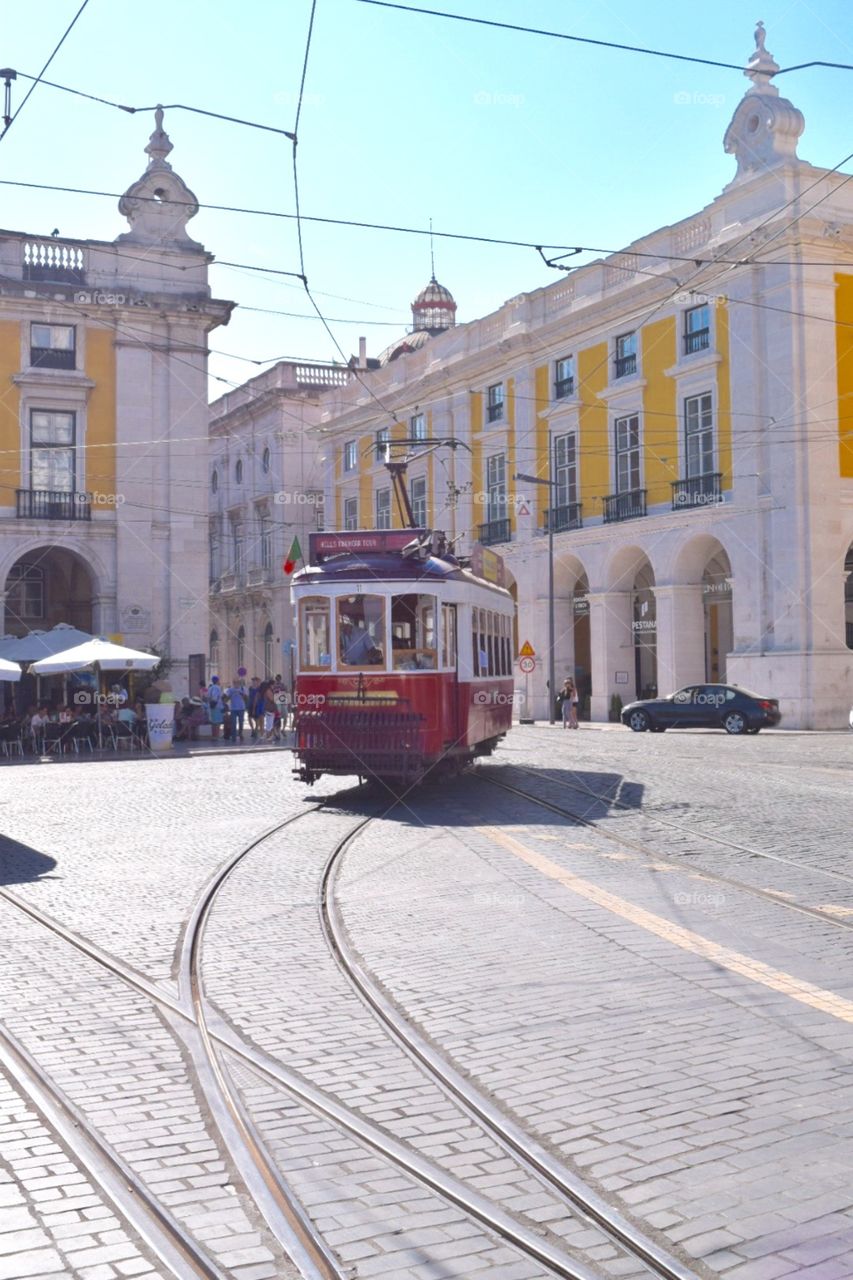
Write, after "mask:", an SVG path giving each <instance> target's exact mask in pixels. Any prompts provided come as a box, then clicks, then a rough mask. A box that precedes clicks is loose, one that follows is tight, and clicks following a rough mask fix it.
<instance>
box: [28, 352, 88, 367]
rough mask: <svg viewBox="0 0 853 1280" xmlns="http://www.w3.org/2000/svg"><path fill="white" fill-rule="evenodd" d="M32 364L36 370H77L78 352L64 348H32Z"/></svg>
mask: <svg viewBox="0 0 853 1280" xmlns="http://www.w3.org/2000/svg"><path fill="white" fill-rule="evenodd" d="M30 364H31V365H32V366H33V368H34V369H37V368H42V369H75V368H76V367H77V352H76V351H74V350H73V349H72V350H71V351H66V350H65V349H64V348H62V347H30Z"/></svg>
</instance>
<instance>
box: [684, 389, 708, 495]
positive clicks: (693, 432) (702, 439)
mask: <svg viewBox="0 0 853 1280" xmlns="http://www.w3.org/2000/svg"><path fill="white" fill-rule="evenodd" d="M684 437H685V456H686V459H687V478H688V479H690V478H691V477H692V476H707V475H709V474H710V473H711V472H712V471H713V470H714V410H713V405H712V402H711V396H710V393H706V394H705V395H701V396H688V397H687V399H686V400H685V401H684Z"/></svg>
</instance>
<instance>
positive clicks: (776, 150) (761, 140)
mask: <svg viewBox="0 0 853 1280" xmlns="http://www.w3.org/2000/svg"><path fill="white" fill-rule="evenodd" d="M766 39H767V32H766V31H765V29H764V23H763V22H760V21H759V23H758V25H757V26H756V28H755V51H754V52H753V53H752V55H751V57H750V58H749V61H748V62H747V64H746V66H745V68H744V72H743V74H744V75H745V76H746V77H747V79H748V80H749V81H750V85H749V88H748V89H747V91H746V93H745V94H744V96H743V98H741V100H740V102H739V103H738V105H737V107H736V108H735V112H734V115H733V116H732V118H731V122H730V124H729V127H728V129H727V130H726V135H725V138H724V139H723V148H724V150H725V151H726V153H727V154H728V155H733V156H735V158H736V159H737V173H736V175H735V178H734V181H735V182H739V181H740V180H741V179H743V178H748V177H752V175H753V174H755V173H758V172H759V171H761V170H765V169H771V168H774V167H775V166H776V165H778V164H781V163H783V162H786V161H787V162H789V163H791V162H793V163H794V164H799V163H801V161H800V160H799V157H798V156H797V140H798V138H799V137H800V135H801V134H802V132H803V130H804V128H805V120H804V119H803V115H802V112H801V111H798V110H797V108H796V107H795V106H794V104H793V103H792V102H789V101H788V99H787V98H782V97H780V96H779V90H778V89H777V88H776V86H775V84H772V83H771V81H772V78H773V76H775V75H776V73H777V71H779V63H778V62H777V61H776V59H775V58H774V57H773V54H772V53H770V52H769V51H768V49H767V48H766V47H765V40H766Z"/></svg>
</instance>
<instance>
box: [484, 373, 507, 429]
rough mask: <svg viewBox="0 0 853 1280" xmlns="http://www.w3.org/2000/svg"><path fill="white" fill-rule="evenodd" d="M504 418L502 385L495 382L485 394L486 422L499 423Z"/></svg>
mask: <svg viewBox="0 0 853 1280" xmlns="http://www.w3.org/2000/svg"><path fill="white" fill-rule="evenodd" d="M503 416H504V384H503V383H502V382H496V383H495V384H494V386H491V387H489V389H488V391H487V393H486V421H487V422H500V421H501V420H502V419H503Z"/></svg>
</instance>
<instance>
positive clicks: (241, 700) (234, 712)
mask: <svg viewBox="0 0 853 1280" xmlns="http://www.w3.org/2000/svg"><path fill="white" fill-rule="evenodd" d="M241 669H242V668H241ZM225 696H226V698H227V699H228V705H229V706H230V708H231V733H230V735H229V736H230V738H231V741H232V742H236V741H237V738H238V736H239V739H240V741H241V742H242V741H243V723H244V720H245V716H246V703H247V702H248V700H249V691H248V689H247V688H246V686H245V684H244V683H243V680H242V679H241V677H240V676H238V677H237V679H236V680H235V681H234V683H233V684H232V685H231V686H230V687H229V688H227V689H226V690H225Z"/></svg>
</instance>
